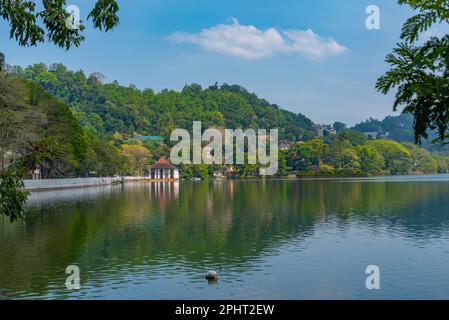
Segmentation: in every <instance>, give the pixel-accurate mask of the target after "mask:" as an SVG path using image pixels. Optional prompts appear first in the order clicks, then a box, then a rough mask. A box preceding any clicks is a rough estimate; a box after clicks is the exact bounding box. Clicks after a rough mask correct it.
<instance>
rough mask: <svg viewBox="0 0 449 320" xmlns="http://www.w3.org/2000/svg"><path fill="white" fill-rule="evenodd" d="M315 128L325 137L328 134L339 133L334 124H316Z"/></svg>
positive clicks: (320, 135)
mask: <svg viewBox="0 0 449 320" xmlns="http://www.w3.org/2000/svg"><path fill="white" fill-rule="evenodd" d="M313 128H314V129H315V131H316V133H317V134H318V136H319V137H324V136H325V135H328V134H337V130H336V129H335V128H334V127H333V126H332V125H328V124H315V125H314V126H313Z"/></svg>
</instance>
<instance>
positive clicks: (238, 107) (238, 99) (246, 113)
mask: <svg viewBox="0 0 449 320" xmlns="http://www.w3.org/2000/svg"><path fill="white" fill-rule="evenodd" d="M14 69H15V71H16V72H17V74H18V75H19V76H20V77H21V78H23V79H26V80H33V81H35V82H37V83H38V84H39V85H41V86H42V87H43V88H44V89H46V90H47V91H48V92H49V93H51V94H52V95H54V96H56V97H58V98H60V99H62V100H63V101H65V102H67V104H68V105H69V106H70V108H71V110H72V112H73V114H74V115H75V117H76V118H77V119H78V122H79V123H80V124H81V125H82V126H85V127H89V128H90V129H92V130H94V131H96V132H109V133H113V132H120V133H125V134H126V133H128V134H131V133H134V132H137V133H140V134H154V135H162V136H165V137H167V136H169V133H170V132H171V131H172V130H173V129H174V128H186V129H188V128H191V126H192V122H193V121H202V122H203V128H205V127H211V126H214V127H225V128H233V129H234V128H249V127H251V128H263V129H271V128H279V129H280V131H279V134H280V138H281V139H283V138H286V139H289V140H299V139H304V138H306V139H307V138H309V137H312V136H314V135H315V134H314V132H313V123H312V121H311V120H310V119H308V118H307V117H305V116H304V115H302V114H295V113H292V112H289V111H286V110H283V109H281V108H279V107H278V106H277V105H273V104H270V103H269V102H268V101H266V100H264V99H261V98H259V97H257V96H256V95H255V94H253V93H249V92H248V91H246V90H245V89H244V88H243V87H241V86H238V85H227V84H224V85H221V86H218V85H214V86H211V87H209V88H206V89H203V88H202V87H201V86H200V85H197V84H191V85H186V86H185V87H184V89H183V90H182V91H181V92H176V91H172V90H163V91H161V92H159V93H155V92H154V91H153V90H151V89H144V90H139V89H138V88H136V87H135V86H132V85H131V86H129V87H124V86H121V85H120V84H118V83H117V82H113V83H106V84H104V83H103V81H102V79H103V78H104V77H103V76H102V75H101V74H98V73H94V74H92V75H90V76H88V77H86V75H85V74H84V72H83V71H76V72H75V71H71V70H68V69H67V68H66V67H65V66H64V65H62V64H53V65H51V66H46V65H45V64H34V65H31V66H28V67H26V68H22V67H15V68H14Z"/></svg>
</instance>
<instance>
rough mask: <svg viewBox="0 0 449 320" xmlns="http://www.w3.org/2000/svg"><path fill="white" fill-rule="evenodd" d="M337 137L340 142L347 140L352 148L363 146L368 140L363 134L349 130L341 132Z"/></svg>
mask: <svg viewBox="0 0 449 320" xmlns="http://www.w3.org/2000/svg"><path fill="white" fill-rule="evenodd" d="M337 137H338V138H339V139H340V140H342V141H343V140H348V141H349V142H350V143H351V144H352V145H353V146H354V147H357V146H360V145H362V144H365V143H366V141H368V138H367V137H366V136H365V135H364V134H363V133H360V132H358V131H355V130H349V129H345V130H343V131H341V132H340V133H338V135H337Z"/></svg>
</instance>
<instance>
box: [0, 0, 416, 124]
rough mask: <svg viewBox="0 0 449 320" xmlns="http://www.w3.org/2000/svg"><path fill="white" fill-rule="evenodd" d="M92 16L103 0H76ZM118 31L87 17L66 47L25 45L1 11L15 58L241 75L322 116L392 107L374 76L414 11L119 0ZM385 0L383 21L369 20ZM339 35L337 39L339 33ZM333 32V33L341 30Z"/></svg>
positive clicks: (282, 1) (176, 74)
mask: <svg viewBox="0 0 449 320" xmlns="http://www.w3.org/2000/svg"><path fill="white" fill-rule="evenodd" d="M67 3H68V4H73V5H78V6H79V7H80V10H81V17H82V19H85V18H86V16H87V14H88V11H89V9H90V8H91V7H92V5H93V3H94V1H93V0H73V1H72V0H69V1H67ZM119 4H120V12H119V15H120V25H119V26H118V27H117V28H116V29H115V30H113V31H112V32H109V33H103V32H100V31H97V30H93V28H92V27H91V23H90V22H87V23H85V25H86V26H87V28H86V30H85V35H86V41H85V42H84V43H82V45H81V46H80V47H79V48H74V49H71V50H70V51H65V50H62V49H59V48H57V47H55V46H53V45H49V44H41V45H39V46H38V47H36V48H34V47H33V48H21V47H19V46H17V44H16V43H15V42H14V41H12V40H9V39H8V35H9V34H8V25H7V24H6V23H5V22H4V21H0V51H2V52H4V53H5V55H6V58H7V62H8V63H9V64H20V65H23V66H26V65H28V64H31V63H37V62H44V63H47V64H51V63H55V62H62V63H64V64H66V65H67V66H68V67H69V68H71V69H76V70H78V69H82V70H84V71H85V72H86V73H87V74H89V73H91V72H101V73H103V74H104V75H105V76H106V78H107V81H113V80H118V81H119V82H120V83H121V84H124V85H128V84H130V83H133V84H135V85H137V86H138V87H139V88H145V87H150V88H153V89H154V90H156V91H159V90H162V89H164V88H169V89H175V90H180V89H182V87H183V86H184V85H185V84H188V83H199V84H201V85H203V86H209V85H212V84H214V83H215V82H218V83H224V82H226V83H232V84H234V83H235V84H240V85H243V86H244V87H246V88H247V89H248V90H249V91H252V92H255V93H256V94H258V95H259V96H260V97H264V98H266V99H267V100H269V101H270V102H272V103H276V104H278V105H280V106H282V107H283V108H285V109H288V110H291V111H294V112H300V113H303V114H305V115H306V116H308V117H310V118H311V119H312V120H313V121H315V122H319V123H322V122H324V123H332V122H334V121H342V122H345V123H347V124H350V125H352V124H354V123H357V122H359V121H362V120H365V119H367V118H368V117H370V116H371V117H375V118H383V117H384V116H386V115H389V114H392V110H391V105H392V97H391V96H390V97H385V96H382V95H381V94H379V93H377V92H376V91H375V89H374V84H375V81H376V79H377V77H378V76H379V75H381V74H382V73H383V72H384V71H385V70H386V69H387V65H386V64H385V63H384V58H385V55H386V54H387V53H389V52H390V51H391V49H392V48H393V47H394V45H395V43H396V42H397V41H398V39H399V33H400V28H401V25H402V23H403V22H404V21H405V20H406V18H407V17H409V16H410V15H411V12H410V11H409V9H408V8H407V7H401V6H399V5H398V4H396V1H392V0H370V1H365V0H343V1H335V0H314V1H305V0H245V1H242V0H227V1H216V0H132V1H129V0H128V1H125V0H121V1H120V0H119ZM371 4H374V5H377V6H378V7H379V8H380V10H381V11H380V13H381V29H380V30H368V29H367V28H366V27H365V20H366V17H367V15H366V13H365V8H366V7H367V6H368V5H371ZM330 38H331V39H330ZM332 39H333V40H332Z"/></svg>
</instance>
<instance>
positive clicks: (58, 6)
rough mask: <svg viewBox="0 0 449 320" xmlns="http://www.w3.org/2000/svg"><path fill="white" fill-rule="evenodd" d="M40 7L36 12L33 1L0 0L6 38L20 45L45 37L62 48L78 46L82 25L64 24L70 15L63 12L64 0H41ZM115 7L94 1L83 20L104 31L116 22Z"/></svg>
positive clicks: (110, 1) (113, 3)
mask: <svg viewBox="0 0 449 320" xmlns="http://www.w3.org/2000/svg"><path fill="white" fill-rule="evenodd" d="M42 7H43V10H42V11H37V10H36V3H35V2H33V1H26V0H0V17H2V18H3V19H4V20H6V21H7V22H8V23H9V25H10V33H9V36H10V38H11V39H15V40H16V41H17V42H18V43H19V45H21V46H36V45H37V44H38V43H42V42H44V41H45V38H47V39H48V41H49V42H51V43H53V44H55V45H57V46H59V47H61V48H65V49H66V50H68V49H70V47H71V46H73V45H75V46H79V45H80V44H81V42H82V41H83V40H84V36H83V35H82V31H83V30H84V29H85V26H84V25H83V24H82V21H80V23H79V25H77V26H76V27H75V28H73V27H68V26H67V22H70V21H72V20H73V17H72V16H71V15H70V13H69V12H68V11H66V8H65V7H66V0H42ZM118 10H119V7H118V4H117V2H116V1H115V0H97V2H96V3H95V6H94V7H93V8H92V10H91V11H90V13H89V15H88V16H87V19H91V20H92V22H93V25H94V28H96V29H100V30H105V31H106V32H107V31H109V30H111V29H113V28H114V27H115V26H117V24H118V23H119V18H118V16H117V12H118Z"/></svg>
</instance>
